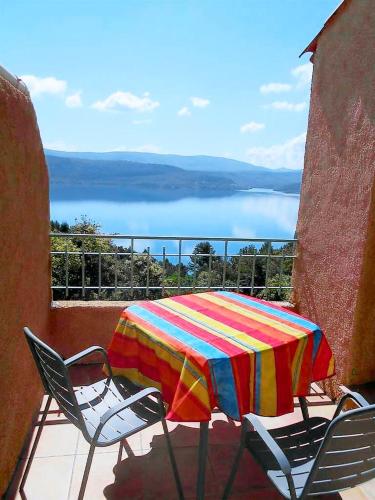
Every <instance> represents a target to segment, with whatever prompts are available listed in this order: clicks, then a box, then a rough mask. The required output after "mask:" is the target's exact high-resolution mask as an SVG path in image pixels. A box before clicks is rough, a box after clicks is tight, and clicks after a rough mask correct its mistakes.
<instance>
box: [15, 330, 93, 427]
mask: <svg viewBox="0 0 375 500" xmlns="http://www.w3.org/2000/svg"><path fill="white" fill-rule="evenodd" d="M23 331H24V333H25V335H26V339H27V342H28V344H29V347H30V350H31V353H32V355H33V357H34V360H35V363H36V365H37V368H38V371H39V375H40V378H41V379H42V382H43V385H44V389H45V391H46V392H47V394H49V395H50V396H52V397H53V398H55V399H56V401H57V403H58V405H59V407H60V409H61V410H62V411H63V413H64V415H65V416H66V417H67V418H68V419H69V420H70V421H71V422H72V423H74V424H75V425H77V426H78V427H80V428H82V423H83V420H82V415H81V412H80V410H79V407H78V404H77V399H76V396H75V394H74V390H73V387H72V383H71V381H70V377H69V373H68V370H67V368H66V366H65V363H64V360H63V359H62V357H61V356H60V355H59V354H58V353H57V352H56V351H54V350H53V349H51V347H49V346H48V345H47V344H45V343H44V342H42V341H41V340H40V339H38V337H36V336H35V335H34V334H33V333H32V332H31V331H30V329H29V328H27V327H25V328H24V329H23Z"/></svg>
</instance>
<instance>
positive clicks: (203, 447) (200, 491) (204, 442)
mask: <svg viewBox="0 0 375 500" xmlns="http://www.w3.org/2000/svg"><path fill="white" fill-rule="evenodd" d="M207 448H208V422H201V424H200V431H199V452H198V478H197V500H203V499H204V485H205V479H206V464H207Z"/></svg>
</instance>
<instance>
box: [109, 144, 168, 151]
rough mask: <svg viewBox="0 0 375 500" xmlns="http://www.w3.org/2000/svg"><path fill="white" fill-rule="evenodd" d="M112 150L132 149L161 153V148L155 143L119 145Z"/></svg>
mask: <svg viewBox="0 0 375 500" xmlns="http://www.w3.org/2000/svg"><path fill="white" fill-rule="evenodd" d="M110 151H132V152H137V153H160V151H161V149H160V147H159V146H155V144H144V145H143V146H138V147H133V148H130V147H128V146H117V147H116V148H112V149H111V150H110Z"/></svg>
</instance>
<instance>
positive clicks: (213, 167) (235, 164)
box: [45, 149, 291, 172]
mask: <svg viewBox="0 0 375 500" xmlns="http://www.w3.org/2000/svg"><path fill="white" fill-rule="evenodd" d="M45 153H46V155H48V156H58V157H63V158H81V159H83V160H104V161H114V160H115V161H132V162H138V163H151V164H154V165H172V166H174V167H180V168H183V169H184V170H200V171H204V172H268V171H269V170H270V169H269V168H266V167H259V166H257V165H252V164H251V163H246V162H244V161H238V160H232V159H230V158H221V157H219V156H204V155H201V156H182V155H172V154H170V155H169V154H158V153H139V152H133V151H111V152H108V153H89V152H68V151H55V150H52V149H45ZM274 171H275V172H278V171H284V172H290V171H291V170H288V169H284V168H283V169H276V170H274Z"/></svg>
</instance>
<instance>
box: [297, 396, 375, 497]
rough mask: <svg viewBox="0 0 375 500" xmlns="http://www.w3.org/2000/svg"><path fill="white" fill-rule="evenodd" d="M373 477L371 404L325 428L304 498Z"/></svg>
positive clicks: (373, 413)
mask: <svg viewBox="0 0 375 500" xmlns="http://www.w3.org/2000/svg"><path fill="white" fill-rule="evenodd" d="M372 478H375V405H370V406H366V407H365V408H358V409H356V410H351V411H347V412H344V413H341V415H339V416H338V417H336V418H335V419H334V420H333V421H332V422H331V424H330V425H329V427H328V429H327V433H326V436H325V438H324V440H323V442H322V445H321V447H320V450H319V452H318V454H317V457H316V460H315V463H314V466H313V467H312V470H311V473H310V476H309V478H308V480H307V482H306V485H305V488H304V496H305V495H313V494H314V495H317V494H319V493H321V494H327V493H330V492H338V491H340V490H343V489H345V488H352V487H353V486H356V485H357V484H360V483H364V482H365V481H368V480H369V479H372Z"/></svg>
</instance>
